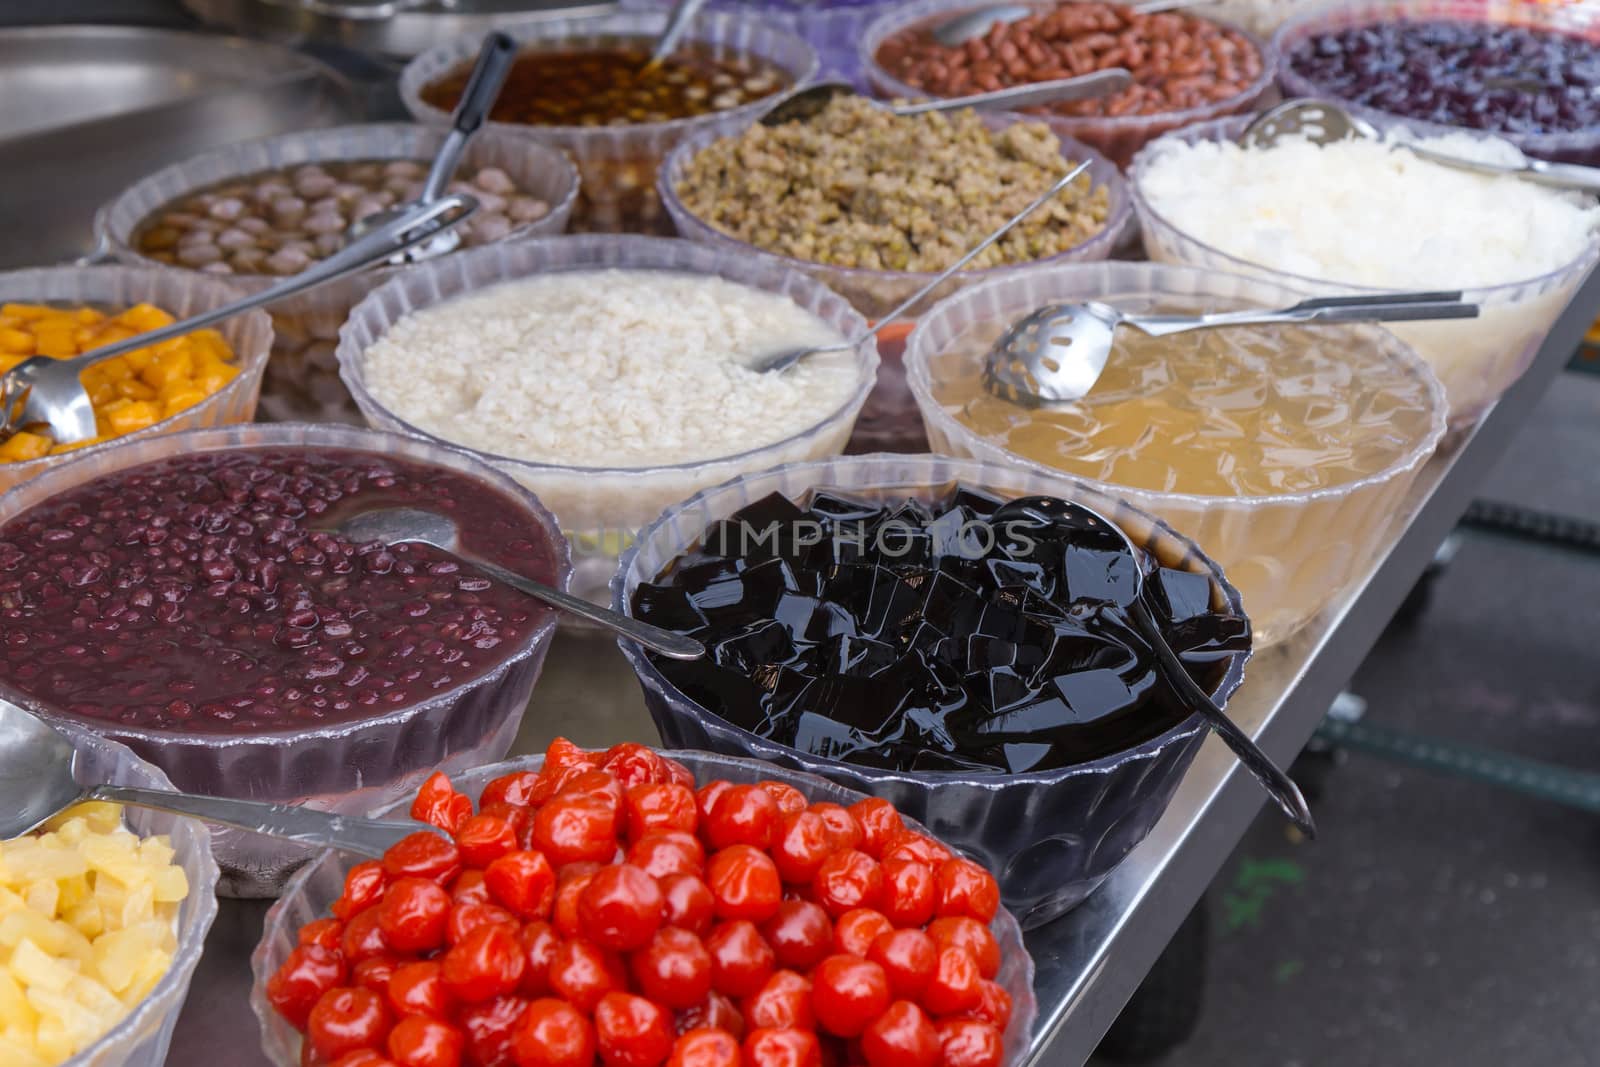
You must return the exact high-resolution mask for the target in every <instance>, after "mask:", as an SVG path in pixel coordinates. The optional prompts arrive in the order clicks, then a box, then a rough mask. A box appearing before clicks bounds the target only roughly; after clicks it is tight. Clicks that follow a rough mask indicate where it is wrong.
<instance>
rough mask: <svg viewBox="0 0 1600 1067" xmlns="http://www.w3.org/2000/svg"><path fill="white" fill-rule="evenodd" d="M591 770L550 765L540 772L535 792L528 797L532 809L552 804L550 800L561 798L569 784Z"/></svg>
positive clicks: (534, 788)
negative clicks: (562, 792) (556, 797)
mask: <svg viewBox="0 0 1600 1067" xmlns="http://www.w3.org/2000/svg"><path fill="white" fill-rule="evenodd" d="M588 770H590V768H589V767H578V766H572V767H551V766H549V765H548V764H547V765H546V766H545V768H544V770H542V771H540V772H539V779H538V781H536V782H535V783H534V784H533V792H532V793H531V794H529V796H528V806H529V807H530V808H542V807H544V806H545V805H546V804H548V803H550V798H551V797H555V796H559V795H560V793H561V791H562V790H563V789H565V788H566V787H567V784H568V783H569V782H572V781H574V780H576V779H577V777H578V775H580V774H583V773H584V772H586V771H588Z"/></svg>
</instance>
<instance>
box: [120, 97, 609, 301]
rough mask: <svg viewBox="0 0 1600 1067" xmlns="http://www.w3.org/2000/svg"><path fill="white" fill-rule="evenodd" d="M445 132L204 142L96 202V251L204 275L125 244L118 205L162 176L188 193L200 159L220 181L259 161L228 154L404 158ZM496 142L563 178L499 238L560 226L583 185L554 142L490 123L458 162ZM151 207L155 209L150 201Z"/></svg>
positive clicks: (318, 159) (314, 132) (341, 129)
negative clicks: (535, 211) (545, 206)
mask: <svg viewBox="0 0 1600 1067" xmlns="http://www.w3.org/2000/svg"><path fill="white" fill-rule="evenodd" d="M444 135H445V131H444V130H443V129H442V128H440V127H437V126H429V125H427V124H425V123H421V122H358V123H349V124H347V125H344V126H327V127H321V128H318V129H311V130H298V131H296V132H294V133H280V134H274V135H272V136H270V137H256V138H252V139H250V140H248V141H237V142H234V143H231V144H225V145H220V146H217V147H214V148H208V149H206V150H205V151H202V152H196V153H194V154H192V155H188V156H185V157H184V158H182V159H180V160H178V161H176V162H174V163H168V164H167V165H166V166H164V167H161V168H159V169H157V170H153V171H149V172H147V173H146V174H145V175H144V176H143V177H141V178H140V179H139V180H138V181H136V182H134V183H132V184H131V185H127V186H125V187H123V188H122V190H121V191H119V192H118V193H117V194H116V195H115V196H113V197H112V198H111V199H109V200H107V201H106V202H105V203H103V204H101V205H100V207H99V208H97V209H96V211H95V215H94V234H95V240H96V242H97V244H98V247H99V250H100V251H101V252H103V253H107V254H110V255H111V256H114V257H115V258H116V259H117V260H118V261H119V262H125V263H129V264H136V265H148V266H151V267H158V268H161V269H163V270H171V271H177V272H179V273H182V274H204V273H205V272H204V271H199V270H194V269H192V268H189V267H183V266H178V265H173V264H167V263H161V262H159V261H157V260H154V259H151V258H150V257H148V256H146V255H145V254H144V253H142V252H140V251H139V250H138V249H137V248H135V247H133V244H132V243H131V241H132V237H133V233H134V230H136V229H138V226H137V225H135V227H134V229H130V230H129V231H128V232H127V233H121V232H114V231H113V229H112V218H113V217H114V216H115V215H116V214H117V212H118V211H119V209H121V208H122V207H123V206H124V205H125V204H127V203H129V202H130V201H132V200H134V199H135V198H137V197H140V196H142V195H143V194H144V193H145V192H146V190H155V189H157V188H159V187H160V186H161V185H163V184H164V183H166V182H168V181H172V182H174V183H176V184H178V185H180V186H182V188H183V191H182V192H180V193H178V194H176V195H177V196H188V195H190V194H192V193H195V192H199V191H200V190H202V189H204V188H206V186H207V185H208V184H214V183H197V182H192V181H189V180H187V179H185V180H179V179H180V178H181V177H182V175H183V172H184V171H186V170H187V169H189V168H191V167H200V166H205V165H207V164H215V165H217V166H219V167H223V168H224V169H226V170H228V171H229V172H230V174H229V177H225V178H222V179H221V180H222V181H229V180H233V179H239V178H246V177H249V176H250V175H252V174H259V173H262V171H261V169H260V168H258V167H253V168H251V169H249V170H237V169H235V168H233V167H232V166H228V164H229V163H230V161H231V160H234V158H235V157H237V156H239V155H241V154H244V153H254V152H266V153H272V152H274V151H276V150H282V149H304V152H305V155H306V159H305V160H303V161H302V162H301V163H297V164H286V166H290V165H292V166H303V165H305V164H309V163H331V162H352V161H364V160H370V159H384V160H397V159H407V160H415V161H417V162H426V152H424V154H423V155H420V156H414V155H411V154H409V152H408V150H407V149H406V148H405V145H406V144H407V143H417V144H419V145H425V144H427V143H429V142H430V141H434V142H436V141H442V140H443V139H444ZM346 139H348V140H351V141H355V142H358V143H360V144H365V145H367V147H365V148H362V149H360V150H359V151H355V152H347V151H342V150H339V149H341V148H346V147H353V146H347V145H341V144H340V142H341V141H344V140H346ZM495 145H498V146H499V147H501V148H503V149H506V150H510V151H513V152H521V153H526V154H528V155H531V156H534V157H538V163H539V166H540V167H541V168H544V169H548V170H551V171H553V172H558V173H559V174H560V175H561V177H562V179H563V180H562V182H561V186H562V188H563V191H562V193H561V195H560V197H559V198H557V199H552V200H551V201H549V204H550V210H549V211H547V212H546V213H545V214H544V215H542V216H540V217H539V218H537V219H534V220H533V221H532V222H528V223H524V224H523V225H522V226H520V227H518V228H517V229H514V230H512V231H511V232H510V233H508V234H507V235H506V237H505V238H501V240H514V239H516V238H517V236H518V235H519V234H521V235H526V236H533V234H532V233H530V232H529V231H530V230H532V229H533V228H534V227H537V226H539V225H540V224H541V223H543V222H545V220H547V219H561V220H563V223H562V225H563V226H564V225H565V221H564V220H565V219H566V218H567V217H568V216H570V215H571V214H572V209H573V206H574V205H575V204H576V203H577V202H578V194H579V191H580V188H581V185H582V179H581V177H580V175H579V173H578V167H577V165H576V164H575V163H573V161H572V157H571V156H570V155H568V154H567V153H566V152H565V151H563V150H562V149H561V148H560V147H559V146H557V145H550V144H545V143H544V142H542V141H535V140H532V139H530V138H527V137H515V136H514V135H511V134H507V133H504V132H501V131H499V130H493V129H489V130H479V131H478V133H477V134H475V135H474V136H473V139H472V142H471V143H470V144H468V145H467V148H466V151H465V152H464V153H463V154H462V157H461V161H462V162H463V163H467V162H469V161H470V159H471V158H472V157H473V155H474V153H481V152H483V150H484V149H485V147H488V146H495ZM386 148H387V149H388V150H389V154H384V152H385V149H386ZM280 169H282V168H280ZM172 199H173V197H171V196H167V197H166V202H167V203H169V204H170V203H171V202H172ZM156 210H160V209H159V208H157V209H156ZM145 215H146V217H148V215H149V213H148V212H146V213H145ZM141 221H142V220H141ZM489 243H490V244H493V243H495V242H492V241H491V242H489ZM403 269H405V268H403V267H402V268H394V267H391V266H389V265H388V264H379V265H378V266H377V267H376V268H370V270H371V274H372V275H373V276H375V277H380V278H381V277H383V276H385V275H386V274H393V273H396V272H397V270H403ZM217 277H219V278H224V279H230V278H231V279H236V280H237V281H238V282H240V283H243V284H245V285H255V286H260V285H262V284H264V283H269V282H276V281H279V280H281V279H280V276H279V275H275V274H223V275H217Z"/></svg>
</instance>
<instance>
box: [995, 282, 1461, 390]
mask: <svg viewBox="0 0 1600 1067" xmlns="http://www.w3.org/2000/svg"><path fill="white" fill-rule="evenodd" d="M1477 316H1478V305H1476V304H1463V303H1461V293H1460V291H1459V290H1458V291H1456V292H1438V293H1393V294H1386V295H1374V296H1332V297H1318V298H1315V299H1311V300H1302V301H1301V302H1300V303H1298V304H1294V305H1292V306H1290V307H1286V308H1278V309H1276V310H1262V309H1256V308H1249V309H1246V310H1243V311H1217V312H1212V313H1211V314H1208V315H1129V314H1126V313H1125V312H1122V311H1119V310H1117V309H1116V308H1114V307H1112V306H1111V305H1109V304H1104V303H1100V302H1099V301H1093V300H1091V301H1088V302H1086V303H1082V304H1047V305H1045V306H1044V307H1042V308H1040V309H1039V310H1037V311H1035V312H1033V313H1031V314H1029V315H1025V316H1023V317H1022V318H1021V319H1018V320H1017V322H1015V323H1014V324H1013V325H1012V326H1011V327H1010V329H1008V330H1006V332H1005V333H1003V334H1001V335H1000V339H999V340H998V341H996V342H995V343H994V345H993V347H991V348H990V349H989V352H988V355H987V356H985V357H984V362H983V381H984V385H985V387H987V388H988V390H989V391H990V392H991V393H993V394H995V395H996V396H998V397H1001V398H1002V399H1005V400H1010V401H1012V402H1013V403H1019V404H1039V403H1057V402H1063V401H1072V400H1079V399H1081V398H1083V397H1085V396H1087V395H1088V394H1089V390H1091V389H1093V388H1094V383H1095V382H1097V381H1099V380H1100V375H1101V374H1102V373H1104V371H1105V369H1106V361H1107V360H1108V359H1109V358H1110V357H1111V348H1112V345H1113V344H1114V343H1115V340H1116V330H1117V327H1118V326H1132V327H1133V328H1134V329H1136V330H1139V331H1141V332H1143V333H1146V334H1149V335H1150V336H1151V337H1166V336H1168V335H1169V334H1175V333H1187V332H1188V331H1190V330H1213V329H1216V328H1218V327H1221V326H1256V325H1263V324H1271V323H1300V324H1305V323H1314V322H1414V321H1417V320H1421V319H1472V318H1477Z"/></svg>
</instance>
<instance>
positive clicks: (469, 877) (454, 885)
mask: <svg viewBox="0 0 1600 1067" xmlns="http://www.w3.org/2000/svg"><path fill="white" fill-rule="evenodd" d="M449 888H450V903H452V904H493V903H494V901H493V900H491V899H490V898H489V886H488V883H486V882H485V881H484V880H483V872H482V871H471V870H468V871H462V872H461V873H460V874H458V875H456V880H455V881H453V882H451V883H450V887H449Z"/></svg>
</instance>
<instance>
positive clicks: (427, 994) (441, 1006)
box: [387, 960, 452, 1019]
mask: <svg viewBox="0 0 1600 1067" xmlns="http://www.w3.org/2000/svg"><path fill="white" fill-rule="evenodd" d="M387 995H388V1000H389V1007H390V1008H392V1009H394V1013H395V1014H396V1015H401V1016H404V1015H426V1016H429V1017H431V1018H434V1019H445V1018H448V1017H449V1016H450V1009H451V1007H452V1004H451V997H450V991H449V990H448V989H446V988H445V987H444V975H443V974H442V973H441V971H440V967H439V963H438V961H437V960H421V961H419V962H417V963H406V964H402V965H400V966H399V967H396V968H395V972H394V974H393V975H391V976H390V978H389V988H388V992H387Z"/></svg>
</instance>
